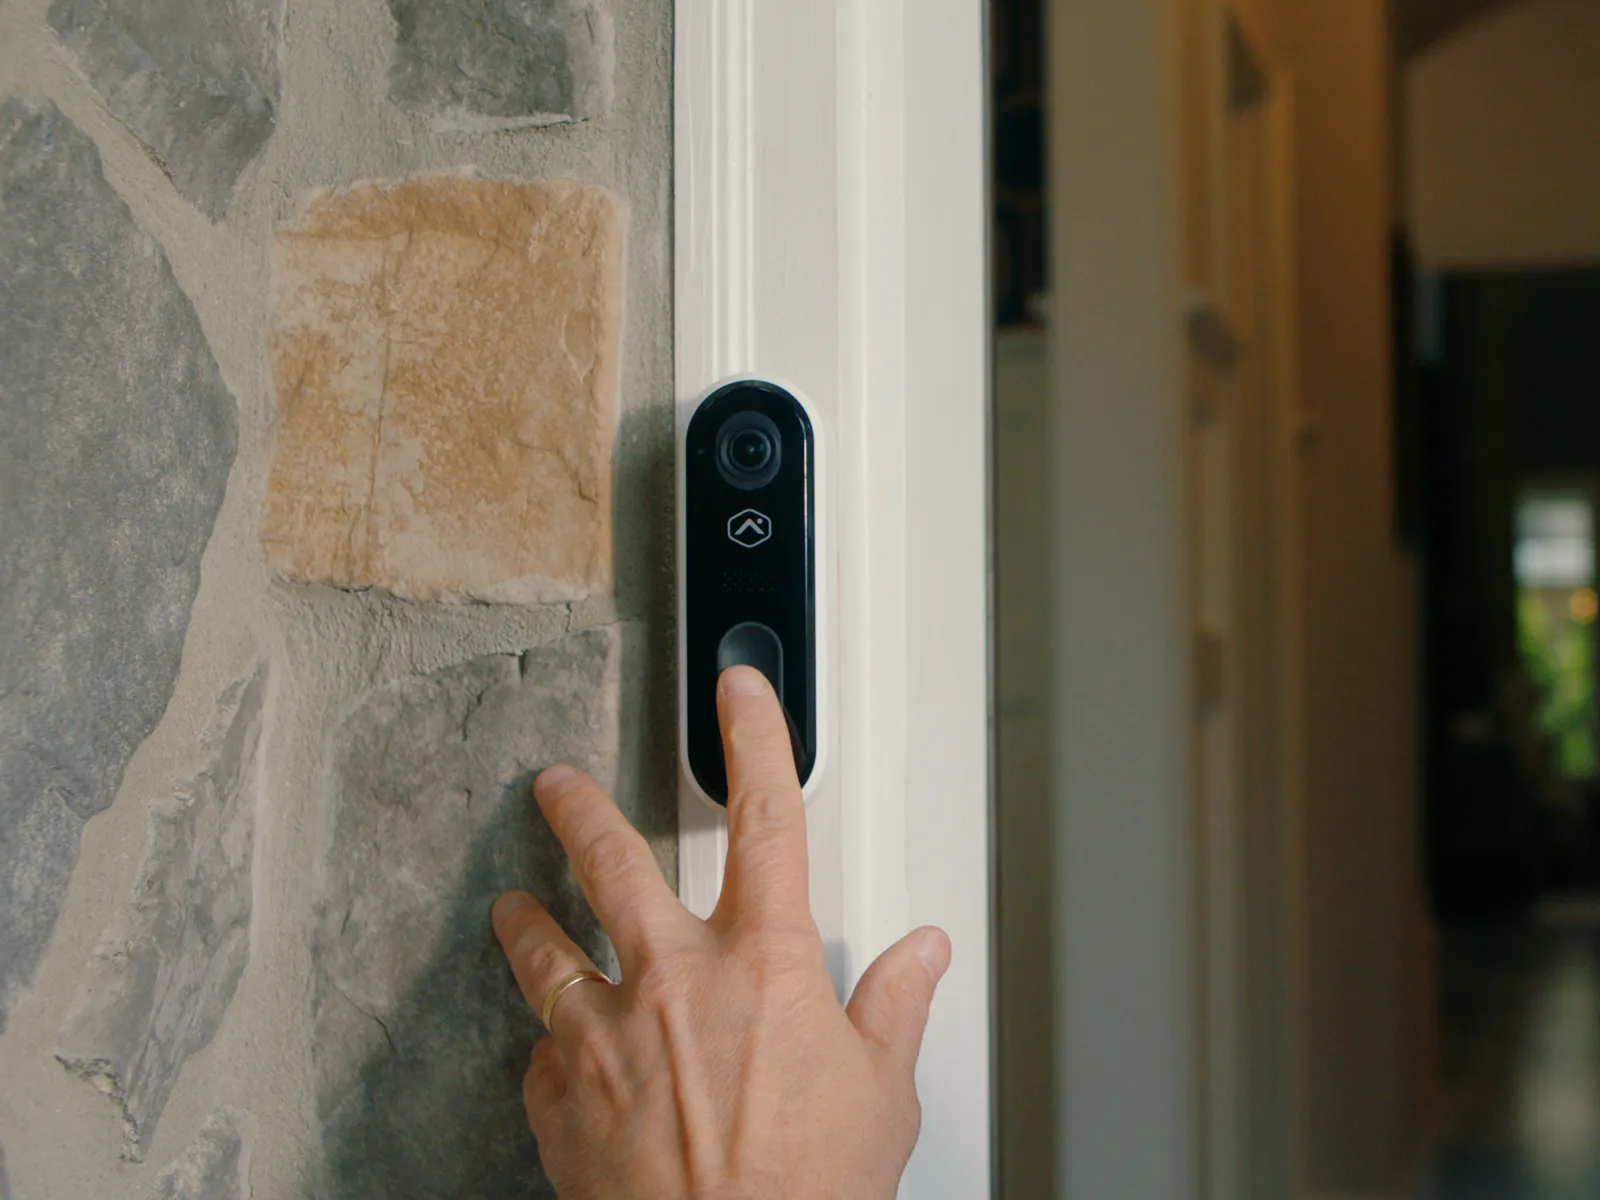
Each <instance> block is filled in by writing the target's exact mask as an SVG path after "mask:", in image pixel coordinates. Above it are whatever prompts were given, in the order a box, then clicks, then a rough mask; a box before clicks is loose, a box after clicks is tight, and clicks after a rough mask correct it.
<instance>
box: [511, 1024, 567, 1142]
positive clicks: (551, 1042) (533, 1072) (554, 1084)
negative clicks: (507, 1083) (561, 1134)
mask: <svg viewBox="0 0 1600 1200" xmlns="http://www.w3.org/2000/svg"><path fill="white" fill-rule="evenodd" d="M566 1094H567V1072H566V1068H565V1067H563V1066H562V1064H561V1053H560V1051H558V1050H557V1049H556V1044H555V1039H554V1038H548V1037H545V1038H540V1039H539V1040H538V1041H537V1042H535V1043H534V1044H533V1053H532V1054H531V1055H530V1056H529V1058H528V1073H527V1074H526V1075H524V1076H523V1077H522V1103H523V1106H524V1107H525V1108H527V1110H528V1128H530V1129H532V1130H533V1132H534V1136H535V1137H537V1136H538V1134H539V1131H540V1129H542V1128H543V1127H544V1126H545V1124H546V1123H547V1122H548V1121H549V1119H550V1114H551V1111H552V1110H553V1109H554V1108H555V1106H556V1105H557V1104H559V1103H560V1102H561V1098H562V1097H563V1096H565V1095H566Z"/></svg>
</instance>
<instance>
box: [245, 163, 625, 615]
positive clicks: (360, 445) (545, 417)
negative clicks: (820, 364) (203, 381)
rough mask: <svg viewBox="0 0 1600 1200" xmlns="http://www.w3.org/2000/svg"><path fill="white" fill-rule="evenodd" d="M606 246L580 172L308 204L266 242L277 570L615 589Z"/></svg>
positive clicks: (613, 235)
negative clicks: (274, 401) (275, 416)
mask: <svg viewBox="0 0 1600 1200" xmlns="http://www.w3.org/2000/svg"><path fill="white" fill-rule="evenodd" d="M621 242H622V238H621V224H620V216H619V212H618V206H617V203H616V201H615V199H614V198H613V197H612V196H611V194H610V193H609V192H607V191H605V190H604V189H602V188H595V187H585V186H581V185H579V184H575V183H567V182H556V183H542V184H515V183H499V182H487V181H481V180H472V179H463V178H458V177H438V178H431V179H418V180H413V181H410V182H407V183H403V184H400V185H397V186H394V187H381V186H378V185H364V186H361V187H358V188H355V189H353V190H351V191H349V192H345V193H328V194H324V195H322V196H321V197H319V198H318V199H317V200H316V201H314V202H313V204H312V205H311V207H310V210H309V211H308V212H307V213H306V215H305V217H304V219H303V220H301V221H300V222H299V224H298V225H297V226H295V227H294V228H293V229H290V230H287V231H285V232H284V233H282V234H280V236H279V239H278V249H277V260H276V277H275V280H274V316H273V324H272V333H271V354H272V371H273V379H274V382H275V385H276V389H277V397H278V410H279V416H280V424H279V428H278V431H277V446H276V452H275V457H274V461H273V466H272V473H271V477H270V479H269V480H268V485H267V501H266V515H265V519H264V522H263V527H262V535H261V536H262V544H263V546H264V548H265V551H266V555H267V558H268V560H269V561H270V562H271V563H272V565H273V566H274V568H276V569H277V570H278V571H279V572H281V573H282V574H283V575H285V576H287V577H288V578H290V579H294V580H299V581H304V582H315V583H327V584H332V585H334V586H336V587H343V588H368V587H376V588H383V589H386V590H388V591H391V592H394V593H395V594H397V595H400V596H404V597H407V598H410V599H419V600H437V599H443V600H463V599H475V600H484V601H491V602H493V601H501V602H511V603H538V602H545V601H559V600H569V599H575V598H578V597H581V596H583V595H587V594H589V593H591V592H594V591H601V590H608V589H609V588H610V586H611V579H612V564H611V457H612V442H613V415H612V409H613V404H614V400H615V393H616V388H617V360H618V352H619V351H618V342H619V337H620V290H621V284H620V270H621Z"/></svg>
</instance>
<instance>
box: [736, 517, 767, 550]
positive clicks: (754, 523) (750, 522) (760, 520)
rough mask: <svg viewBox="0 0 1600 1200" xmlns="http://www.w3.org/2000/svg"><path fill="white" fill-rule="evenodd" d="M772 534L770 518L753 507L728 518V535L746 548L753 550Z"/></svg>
mask: <svg viewBox="0 0 1600 1200" xmlns="http://www.w3.org/2000/svg"><path fill="white" fill-rule="evenodd" d="M771 536H772V519H771V518H770V517H768V516H766V515H765V514H764V513H758V512H757V511H756V510H755V509H753V508H747V509H745V510H744V511H743V512H741V513H734V514H733V516H731V517H729V518H728V537H729V538H731V539H732V540H733V541H735V542H737V543H739V545H741V546H743V547H744V548H745V549H746V550H754V549H755V548H756V547H757V546H759V545H761V543H762V542H764V541H766V540H767V539H768V538H770V537H771Z"/></svg>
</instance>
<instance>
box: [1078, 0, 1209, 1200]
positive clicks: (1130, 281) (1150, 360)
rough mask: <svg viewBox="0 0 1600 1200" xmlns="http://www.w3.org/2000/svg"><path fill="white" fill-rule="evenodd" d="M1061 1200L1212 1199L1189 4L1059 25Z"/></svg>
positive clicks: (1090, 14) (1099, 12) (1158, 0)
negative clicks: (1193, 599)
mask: <svg viewBox="0 0 1600 1200" xmlns="http://www.w3.org/2000/svg"><path fill="white" fill-rule="evenodd" d="M1050 18H1051V19H1050V29H1049V35H1048V37H1049V55H1050V57H1049V70H1048V75H1049V78H1050V80H1051V92H1050V97H1049V118H1048V121H1047V125H1048V127H1049V129H1050V148H1049V149H1050V153H1049V158H1050V170H1051V181H1050V182H1051V187H1050V199H1051V295H1052V313H1051V322H1052V332H1051V337H1050V342H1051V356H1052V363H1051V373H1052V385H1051V391H1052V396H1051V412H1050V419H1051V478H1052V484H1053V495H1052V500H1051V516H1052V518H1053V525H1054V529H1053V534H1052V542H1053V546H1054V551H1055V563H1054V571H1053V579H1054V595H1053V598H1052V602H1051V621H1050V625H1051V629H1052V633H1053V636H1054V640H1055V646H1054V662H1055V703H1054V708H1053V712H1052V723H1053V727H1054V737H1053V745H1054V750H1055V754H1056V764H1055V803H1056V805H1057V808H1056V816H1057V819H1056V830H1055V839H1056V853H1055V880H1056V889H1057V892H1056V905H1057V907H1056V913H1055V916H1056V954H1055V959H1056V979H1057V994H1056V1003H1057V1005H1058V1014H1059V1019H1058V1026H1057V1028H1058V1034H1057V1042H1056V1086H1057V1093H1056V1102H1057V1128H1058V1131H1059V1133H1058V1136H1057V1138H1056V1146H1057V1154H1058V1156H1059V1163H1060V1166H1059V1169H1058V1170H1059V1177H1058V1195H1063V1196H1070V1197H1074V1198H1077V1197H1102V1196H1105V1197H1122V1196H1127V1197H1135V1196H1137V1197H1140V1200H1193V1198H1195V1197H1198V1196H1201V1195H1203V1194H1204V1193H1203V1191H1202V1182H1201V1179H1200V1164H1201V1158H1200V1146H1199V1137H1200V1133H1201V1130H1202V1129H1203V1123H1202V1121H1201V1117H1200V1112H1199V1104H1198V1072H1199V1050H1200V1036H1201V1035H1200V1030H1199V1029H1198V1028H1197V1025H1198V1022H1197V1021H1196V1013H1195V998H1196V982H1197V970H1196V967H1197V964H1196V961H1195V958H1196V953H1195V950H1196V948H1195V940H1196V939H1195V933H1196V930H1195V924H1194V913H1195V905H1194V901H1195V879H1196V877H1195V862H1194V850H1195V845H1196V841H1195V838H1196V828H1195V814H1194V813H1193V812H1192V808H1191V804H1192V796H1191V788H1192V779H1193V774H1192V770H1193V745H1192V736H1191V730H1192V712H1193V704H1192V692H1191V685H1192V680H1193V677H1194V672H1193V668H1192V664H1191V661H1190V659H1191V652H1192V637H1191V631H1192V624H1191V613H1190V610H1189V603H1188V595H1189V579H1188V570H1187V555H1188V538H1187V517H1186V513H1185V497H1186V491H1187V488H1186V481H1185V478H1184V475H1185V471H1184V438H1185V436H1186V422H1187V411H1186V404H1185V399H1186V397H1185V389H1184V378H1185V370H1184V363H1185V347H1184V337H1183V319H1182V313H1183V306H1182V277H1183V260H1182V243H1181V240H1180V215H1181V210H1180V198H1181V196H1182V187H1181V177H1182V176H1181V170H1180V155H1179V151H1180V142H1179V121H1178V116H1179V112H1180V108H1179V103H1178V79H1179V72H1178V66H1179V57H1178V55H1179V25H1178V8H1177V4H1176V3H1175V0H1115V2H1114V3H1108V2H1107V0H1056V2H1055V3H1053V4H1052V5H1051V7H1050Z"/></svg>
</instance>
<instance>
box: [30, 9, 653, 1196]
mask: <svg viewBox="0 0 1600 1200" xmlns="http://www.w3.org/2000/svg"><path fill="white" fill-rule="evenodd" d="M670 17H671V4H670V0H639V2H633V3H629V4H626V5H623V4H620V3H614V2H612V0H387V2H385V0H288V3H287V5H284V3H283V0H0V1200H3V1198H5V1197H11V1198H15V1200H46V1198H49V1200H84V1198H87V1197H102V1196H104V1197H113V1198H115V1197H130V1198H131V1197H170V1198H174V1200H176V1198H180V1197H183V1198H199V1197H207V1198H212V1197H230V1198H232V1197H238V1198H243V1197H246V1196H251V1197H255V1198H256V1200H275V1198H280V1197H281V1198H284V1200H288V1198H291V1197H293V1198H301V1197H318V1198H326V1200H333V1198H335V1197H360V1198H362V1200H380V1198H383V1197H397V1198H398V1197H408V1198H409V1197H435V1196H437V1197H446V1196H448V1197H462V1198H465V1197H485V1198H493V1197H502V1196H504V1197H512V1196H517V1197H521V1196H536V1195H544V1194H547V1192H548V1189H547V1188H546V1187H545V1185H544V1184H543V1182H542V1177H541V1176H540V1174H539V1171H538V1160H537V1155H536V1153H535V1150H534V1147H533V1144H532V1139H531V1136H530V1135H529V1134H528V1133H527V1130H526V1126H525V1124H524V1122H523V1118H522V1115H521V1106H520V1077H521V1073H522V1069H523V1066H524V1065H525V1063H526V1060H527V1053H528V1050H529V1047H530V1045H531V1042H532V1040H533V1038H534V1037H535V1036H537V1022H536V1021H534V1020H533V1019H532V1017H531V1016H530V1014H529V1013H528V1012H527V1011H526V1007H525V1006H524V1005H523V1004H522V1002H521V1000H520V998H519V997H518V996H517V995H516V992H515V989H514V986H513V984H512V981H511V978H510V975H509V973H508V972H507V970H506V969H505V967H504V964H503V963H502V961H501V960H500V958H499V953H498V950H497V949H496V948H495V947H494V945H493V941H492V937H491V934H490V931H489V924H488V910H489V905H490V902H491V901H492V900H493V898H494V896H495V895H496V894H498V892H499V891H500V890H502V889H504V888H506V887H509V886H513V885H522V886H531V887H532V888H534V889H535V890H536V891H539V892H540V893H541V894H542V895H543V896H544V897H545V898H546V899H547V900H548V901H549V902H550V904H551V905H552V907H553V909H554V911H556V912H557V914H558V915H559V916H560V917H561V918H562V920H563V921H564V922H565V923H566V924H567V925H568V927H569V928H570V929H571V930H572V931H573V932H574V934H575V935H577V936H578V937H579V938H580V940H582V941H583V942H585V943H586V944H588V945H589V946H590V947H591V948H592V949H593V951H594V953H595V954H596V955H598V956H600V958H601V960H602V961H604V960H605V958H606V957H607V951H606V948H605V947H604V945H603V944H602V940H601V937H600V934H599V931H598V930H597V928H596V927H595V924H594V921H593V918H592V917H591V916H590V915H589V914H588V912H587V910H586V908H585V907H584V905H583V902H582V900H581V897H580V896H579V895H578V893H577V891H576V889H575V888H574V886H573V884H572V881H571V878H570V874H569V872H568V869H567V867H566V864H565V862H564V859H563V857H562V855H561V853H560V850H559V847H558V846H556V845H555V844H554V841H553V839H552V838H551V837H550V835H549V832H548V830H546V829H545V828H544V827H543V825H542V822H541V821H540V820H539V818H538V816H537V813H536V811H535V810H534V809H533V807H532V804H531V797H530V794H529V786H528V785H529V783H530V781H531V779H532V776H533V775H534V774H535V773H536V772H537V771H538V770H539V769H540V768H541V767H543V766H546V765H548V764H550V763H552V762H554V761H556V760H566V761H575V762H577V763H579V764H580V765H582V766H585V767H587V768H588V769H590V770H592V771H594V772H595V773H596V774H597V775H599V776H600V777H602V778H603V779H606V780H608V781H610V782H612V783H613V784H614V786H615V788H616V790H617V792H618V796H619V799H620V800H621V801H622V803H623V804H624V807H625V808H627V809H628V810H629V811H630V812H631V814H632V815H633V816H634V818H635V819H636V820H637V821H638V822H639V823H640V824H641V825H642V826H643V827H644V828H645V829H646V831H647V832H648V833H649V834H650V835H651V838H652V841H653V843H654V845H655V846H656V847H657V852H658V855H659V857H660V858H661V860H662V864H663V867H664V868H665V869H667V870H668V871H669V873H670V871H671V870H672V868H673V862H672V855H673V848H674V839H673V821H674V817H673V812H674V809H673V795H672V780H673V778H674V770H673V766H672V761H671V759H672V741H673V738H672V731H673V728H674V717H673V710H672V703H673V701H672V693H673V688H672V686H671V681H672V662H671V650H670V645H671V631H670V628H669V621H668V617H667V614H668V612H669V611H670V606H671V579H672V570H671V544H672V508H671V503H672V502H671V494H672V478H673V477H672V451H671V436H672V408H671V394H672V389H671V341H670V338H671V310H670V297H671V288H672V279H671V259H670V243H669V217H670V213H669V203H670V143H671V126H670V95H671V88H670V69H671V36H670Z"/></svg>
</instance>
